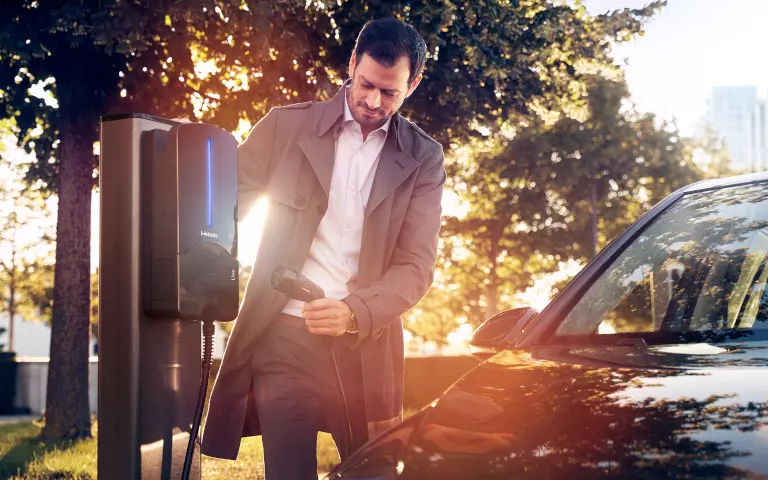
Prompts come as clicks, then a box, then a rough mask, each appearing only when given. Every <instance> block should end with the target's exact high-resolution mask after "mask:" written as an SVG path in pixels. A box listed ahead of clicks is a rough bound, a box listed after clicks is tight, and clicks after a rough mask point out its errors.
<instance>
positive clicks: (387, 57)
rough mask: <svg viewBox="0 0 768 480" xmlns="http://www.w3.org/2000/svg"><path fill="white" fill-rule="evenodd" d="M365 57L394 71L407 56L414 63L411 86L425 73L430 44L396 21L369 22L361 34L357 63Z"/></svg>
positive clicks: (412, 29) (378, 20)
mask: <svg viewBox="0 0 768 480" xmlns="http://www.w3.org/2000/svg"><path fill="white" fill-rule="evenodd" d="M363 54H365V55H368V56H370V57H371V58H373V59H374V60H376V61H377V62H378V63H380V64H381V65H383V66H385V67H387V68H391V67H392V66H393V65H395V63H397V61H398V60H399V59H400V57H402V56H403V55H406V56H407V57H408V60H409V61H410V75H409V76H408V86H409V87H410V86H411V84H412V83H413V81H414V80H415V79H416V77H417V76H418V75H420V74H421V72H422V70H424V63H425V62H426V60H427V44H426V43H425V42H424V39H423V38H421V35H419V32H417V31H416V29H415V28H413V27H412V26H410V25H408V24H407V23H404V22H401V21H400V20H397V19H396V18H391V17H390V18H379V19H376V20H370V21H368V22H367V23H366V24H365V25H364V26H363V28H362V30H360V34H359V35H358V36H357V42H356V43H355V61H357V62H359V61H360V59H361V58H362V57H363Z"/></svg>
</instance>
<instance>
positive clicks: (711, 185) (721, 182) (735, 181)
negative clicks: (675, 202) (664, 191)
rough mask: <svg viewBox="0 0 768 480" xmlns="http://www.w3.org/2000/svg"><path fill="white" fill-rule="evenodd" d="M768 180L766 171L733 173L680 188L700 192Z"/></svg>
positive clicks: (683, 191) (684, 191)
mask: <svg viewBox="0 0 768 480" xmlns="http://www.w3.org/2000/svg"><path fill="white" fill-rule="evenodd" d="M762 181H768V171H765V172H757V173H747V174H742V175H735V176H732V177H724V178H712V179H708V180H701V181H699V182H696V183H692V184H690V185H688V186H685V187H683V188H681V189H680V191H681V192H682V193H693V192H701V191H704V190H712V189H718V188H724V187H733V186H736V185H744V184H749V183H755V182H762Z"/></svg>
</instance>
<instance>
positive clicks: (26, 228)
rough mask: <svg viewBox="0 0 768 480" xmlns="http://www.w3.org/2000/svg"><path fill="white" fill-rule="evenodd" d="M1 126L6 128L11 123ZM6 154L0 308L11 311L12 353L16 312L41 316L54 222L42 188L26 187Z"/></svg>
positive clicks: (0, 187) (0, 191) (0, 176)
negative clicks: (42, 289)
mask: <svg viewBox="0 0 768 480" xmlns="http://www.w3.org/2000/svg"><path fill="white" fill-rule="evenodd" d="M0 128H3V129H4V131H7V128H8V125H7V124H3V125H2V126H0ZM7 137H8V136H7V134H6V135H5V136H4V140H5V139H7ZM3 149H4V150H5V148H3ZM5 157H6V158H5V159H4V161H2V163H0V312H5V313H7V314H8V318H9V327H8V349H9V350H11V351H13V350H14V348H15V345H14V340H15V339H14V326H15V325H14V324H15V321H14V319H15V318H16V316H17V315H18V314H22V315H23V316H24V317H25V318H30V317H41V316H42V315H40V313H39V312H40V311H41V307H42V305H43V302H44V300H43V298H42V297H41V296H39V295H37V292H38V290H39V289H40V288H42V287H44V286H45V284H46V283H49V282H50V281H51V280H52V271H51V268H50V265H51V261H52V253H53V251H52V249H53V238H52V227H53V223H52V221H51V217H52V212H51V209H50V208H49V205H47V204H46V202H45V200H44V198H43V196H42V195H41V194H40V192H39V191H36V190H34V189H31V188H24V185H23V184H22V182H21V180H22V178H23V173H22V172H20V166H19V164H18V158H17V157H16V156H14V155H12V154H8V153H7V154H6V155H5Z"/></svg>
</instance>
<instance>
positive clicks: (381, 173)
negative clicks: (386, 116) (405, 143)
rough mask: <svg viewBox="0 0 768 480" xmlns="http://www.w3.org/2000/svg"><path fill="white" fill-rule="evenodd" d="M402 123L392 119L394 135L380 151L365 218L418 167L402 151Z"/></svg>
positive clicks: (414, 161)
mask: <svg viewBox="0 0 768 480" xmlns="http://www.w3.org/2000/svg"><path fill="white" fill-rule="evenodd" d="M403 121H404V120H403V119H402V118H401V117H400V116H399V115H395V117H394V118H393V119H392V123H393V127H394V130H395V131H394V132H393V133H394V134H391V135H388V136H387V141H386V142H385V143H384V147H383V148H382V149H381V157H380V158H379V164H378V166H377V167H376V174H375V176H374V177H373V186H372V187H371V193H370V196H369V197H368V205H366V207H365V216H366V217H368V215H370V213H371V212H372V211H373V210H374V209H376V207H378V206H379V204H380V203H381V202H382V201H384V199H385V198H387V197H388V196H389V195H390V194H392V192H394V191H395V189H396V188H397V186H398V185H400V184H401V183H403V181H404V180H405V179H406V178H408V176H409V175H410V174H411V173H413V171H414V170H416V167H418V166H419V163H418V162H417V161H416V160H415V159H414V158H413V157H412V156H410V155H408V154H407V153H405V152H404V151H403V150H402V147H401V142H400V135H402V125H401V122H403Z"/></svg>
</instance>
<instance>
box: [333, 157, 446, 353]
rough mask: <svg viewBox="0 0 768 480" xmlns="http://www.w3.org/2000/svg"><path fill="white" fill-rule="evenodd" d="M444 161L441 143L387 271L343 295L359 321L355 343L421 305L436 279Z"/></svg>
mask: <svg viewBox="0 0 768 480" xmlns="http://www.w3.org/2000/svg"><path fill="white" fill-rule="evenodd" d="M443 162H444V160H443V149H442V147H441V146H439V145H438V146H437V148H436V150H435V153H434V154H433V155H432V157H431V158H430V160H429V161H427V162H426V163H425V165H424V166H423V167H422V168H421V169H420V171H419V174H418V179H417V180H416V186H415V188H414V189H413V193H412V194H411V199H410V202H409V204H408V208H407V211H406V214H405V220H404V222H403V227H402V229H401V231H400V236H399V237H398V240H397V244H396V246H395V249H394V251H393V253H392V259H391V261H390V263H389V268H388V269H387V271H386V272H384V275H383V276H382V277H381V279H379V280H378V281H376V282H374V283H373V284H371V285H369V286H366V287H362V288H360V289H357V290H355V291H354V293H352V294H350V295H349V296H347V297H345V298H344V299H343V300H344V301H345V302H346V303H347V304H348V305H349V306H350V308H351V309H352V311H353V312H354V314H355V317H356V318H357V322H358V333H356V334H347V335H346V336H347V337H348V338H347V340H348V342H349V343H350V344H351V346H358V345H360V344H361V343H362V342H363V341H365V339H366V338H368V337H370V336H371V335H373V334H375V332H377V331H379V330H381V329H383V328H384V327H386V326H387V325H388V324H390V323H391V322H393V321H394V320H396V319H397V318H398V317H400V315H402V314H403V313H405V312H406V311H408V310H409V309H410V308H412V307H413V306H414V305H416V304H417V303H418V302H419V300H421V299H422V298H423V297H424V295H425V294H426V293H427V291H428V290H429V288H430V286H431V285H432V282H433V280H434V271H435V263H436V257H437V245H438V237H439V233H440V221H441V215H442V205H441V204H442V196H443V186H444V185H445V179H446V173H445V169H444V166H443Z"/></svg>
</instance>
